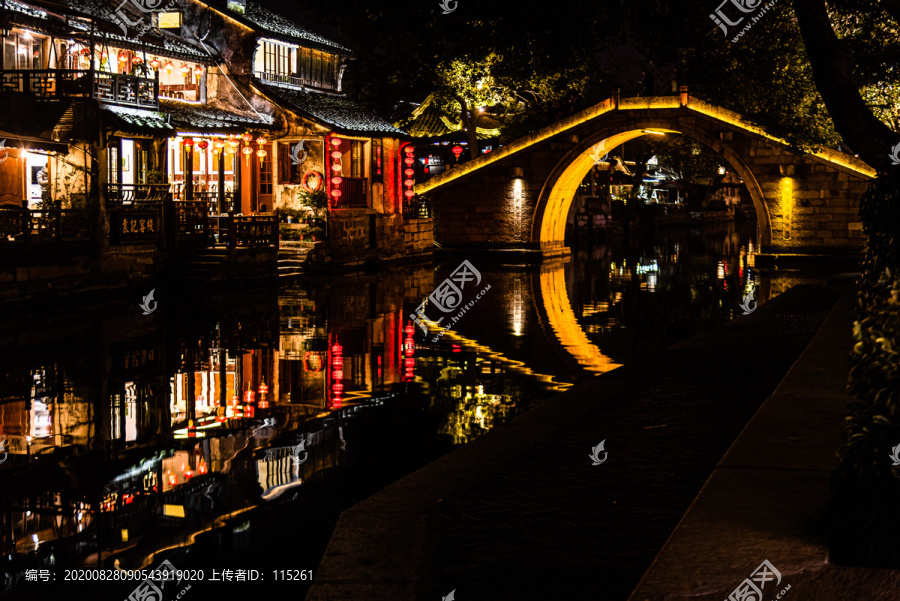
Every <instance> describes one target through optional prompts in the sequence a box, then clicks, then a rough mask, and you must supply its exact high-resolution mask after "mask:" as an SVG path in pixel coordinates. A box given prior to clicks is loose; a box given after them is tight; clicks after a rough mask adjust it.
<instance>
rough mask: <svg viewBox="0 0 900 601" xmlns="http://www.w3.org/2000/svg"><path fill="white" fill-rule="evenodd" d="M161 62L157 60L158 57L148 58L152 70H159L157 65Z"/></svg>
mask: <svg viewBox="0 0 900 601" xmlns="http://www.w3.org/2000/svg"><path fill="white" fill-rule="evenodd" d="M161 64H162V63H161V62H159V59H158V58H151V59H150V66H151V67H153V70H154V71H159V66H160V65H161Z"/></svg>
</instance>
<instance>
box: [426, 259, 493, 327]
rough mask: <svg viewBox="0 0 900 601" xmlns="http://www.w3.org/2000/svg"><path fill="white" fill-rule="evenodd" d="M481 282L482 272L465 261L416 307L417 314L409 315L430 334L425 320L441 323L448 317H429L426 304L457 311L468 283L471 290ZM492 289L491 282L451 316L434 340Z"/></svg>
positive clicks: (445, 310)
mask: <svg viewBox="0 0 900 601" xmlns="http://www.w3.org/2000/svg"><path fill="white" fill-rule="evenodd" d="M480 283H481V273H480V272H479V271H478V270H477V269H475V267H474V266H473V265H472V264H471V263H469V262H468V261H463V262H462V263H461V264H460V266H459V267H457V268H456V269H455V270H454V271H453V273H451V274H450V277H449V278H447V279H446V280H444V281H443V282H441V284H440V285H438V287H437V288H435V289H434V292H432V293H431V294H430V295H428V298H427V299H426V300H424V301H422V303H421V304H420V305H419V306H418V307H417V308H416V312H415V314H410V316H409V317H410V319H412V320H413V322H414V323H415V324H416V325H417V326H419V328H421V330H422V332H424V334H425V335H426V336H428V327H427V326H426V325H425V322H426V321H428V322H431V323H433V324H440V323H441V322H443V321H444V317H446V315H445V316H443V317H441V318H440V319H437V320H433V319H431V318H429V317H428V316H427V315H425V304H426V303H428V302H429V301H430V302H431V304H433V305H434V306H435V307H437V308H438V309H440V310H441V311H442V312H444V313H450V312H452V311H455V310H456V309H457V308H459V307H460V305H461V304H462V301H463V294H464V291H465V290H466V285H467V284H468V285H469V290H470V291H471V290H472V289H473V288H474V287H475V286H477V285H479V284H480ZM490 289H491V286H490V284H488V285H487V287H485V288H484V290H482V291H481V292H479V293H478V294H477V295H476V296H475V299H474V300H472V301H469V303H468V304H466V305H465V306H464V307H463V308H462V310H461V311H460V312H459V313H457V314H456V315H454V316H452V317H451V318H450V322H449V323H448V324H447V325H446V326H445V327H444V329H443V330H442V331H441V333H440V334H438V335H437V336H435V337H434V339H432V342H437V341H438V340H439V339H440V337H441V336H443V335H444V332H446V331H447V330H448V329H450V326H452V325H453V324H455V323H456V322H457V321H458V320H459V318H461V317H462V316H463V314H465V312H466V311H467V310H468V309H470V308H471V307H472V306H473V305H474V304H475V302H476V301H477V300H479V299H480V298H481V297H482V296H483V295H484V293H485V292H487V291H488V290H490Z"/></svg>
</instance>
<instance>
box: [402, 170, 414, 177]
mask: <svg viewBox="0 0 900 601" xmlns="http://www.w3.org/2000/svg"><path fill="white" fill-rule="evenodd" d="M415 174H416V170H415V169H406V170H405V171H404V172H403V175H405V176H406V177H412V176H414V175H415Z"/></svg>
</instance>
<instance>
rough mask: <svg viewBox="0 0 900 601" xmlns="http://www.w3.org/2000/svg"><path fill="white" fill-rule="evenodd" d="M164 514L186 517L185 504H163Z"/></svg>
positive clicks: (173, 516)
mask: <svg viewBox="0 0 900 601" xmlns="http://www.w3.org/2000/svg"><path fill="white" fill-rule="evenodd" d="M163 515H165V516H169V517H172V518H183V517H184V505H167V504H163Z"/></svg>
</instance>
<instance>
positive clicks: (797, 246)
mask: <svg viewBox="0 0 900 601" xmlns="http://www.w3.org/2000/svg"><path fill="white" fill-rule="evenodd" d="M647 130H652V131H657V132H658V131H663V132H669V133H677V134H683V135H685V136H689V137H691V138H694V139H696V140H697V141H699V142H701V143H703V144H705V145H707V146H709V147H710V148H712V149H713V150H714V151H716V152H718V153H719V154H720V155H721V156H722V157H723V159H724V160H725V161H727V162H728V163H729V164H730V165H731V167H732V168H733V169H734V171H736V172H737V173H738V175H739V176H740V177H741V178H742V179H743V181H744V183H745V184H746V186H747V188H748V189H749V191H750V196H751V197H752V199H753V204H754V206H755V207H756V215H757V220H758V225H759V244H760V250H761V252H763V253H775V254H780V253H797V254H813V253H827V254H842V253H852V252H857V251H859V250H860V249H861V248H862V246H863V244H864V242H865V240H864V236H863V232H862V224H861V223H860V221H859V217H858V201H859V197H860V195H861V194H862V192H863V191H864V190H865V188H866V185H867V182H868V180H869V179H871V178H873V177H874V176H875V175H876V172H875V170H874V169H872V168H871V167H870V166H868V165H867V164H866V163H864V162H862V161H860V160H859V159H857V158H854V157H852V156H850V155H846V154H843V153H840V152H838V151H835V150H831V149H821V150H820V151H819V152H817V153H815V154H807V155H805V156H802V157H801V156H797V155H796V154H793V153H792V152H791V151H790V150H789V148H788V146H787V145H786V143H785V142H784V141H782V140H780V139H778V138H776V137H774V136H771V135H769V134H767V133H766V132H765V131H764V130H762V129H760V128H759V127H757V126H755V125H753V124H751V123H749V122H747V121H746V120H745V119H743V118H742V117H741V116H740V115H738V114H737V113H734V112H732V111H728V110H726V109H723V108H720V107H716V106H713V105H711V104H708V103H706V102H703V101H702V100H699V99H697V98H693V97H691V96H689V95H688V94H687V93H686V92H682V93H681V94H680V95H679V96H665V97H647V98H625V99H616V98H610V99H608V100H606V101H604V102H602V103H600V104H597V105H595V106H593V107H591V108H589V109H586V110H584V111H582V112H580V113H577V114H575V115H572V116H571V117H569V118H567V119H564V120H562V121H559V122H557V123H555V124H553V125H550V126H548V127H545V128H544V129H542V130H540V131H538V132H536V133H534V134H532V135H530V136H526V137H524V138H520V139H519V140H516V141H514V142H512V143H510V144H508V145H506V146H503V147H502V148H500V149H498V150H496V151H494V152H490V153H488V154H485V155H482V156H480V157H478V158H477V159H475V160H472V161H469V162H467V163H463V164H462V165H459V166H457V167H454V168H452V169H450V170H448V171H446V172H444V173H441V174H440V175H438V176H436V177H434V178H432V179H430V180H428V181H427V182H424V183H421V184H419V185H417V186H416V187H415V191H416V193H417V194H424V195H427V196H428V198H429V199H430V200H431V203H432V207H433V211H434V217H435V229H434V236H435V240H436V241H437V242H438V243H440V244H441V245H442V246H444V247H445V248H448V249H456V250H463V251H476V250H509V249H513V250H519V251H531V252H534V253H538V252H539V253H540V254H542V255H543V256H544V257H550V256H555V255H563V254H566V253H567V252H568V250H567V249H566V247H565V244H564V236H565V224H566V217H567V215H568V212H569V207H570V206H571V203H572V200H573V198H574V195H575V191H576V190H577V189H578V186H579V184H580V183H581V181H582V180H583V179H584V177H585V176H586V175H587V173H588V171H589V170H590V168H591V166H592V165H593V163H594V159H593V158H591V153H592V148H593V147H594V146H595V145H596V144H598V143H600V142H604V145H603V147H605V148H606V149H613V148H615V147H616V146H618V145H619V144H622V143H623V142H627V141H628V140H632V139H634V138H637V137H639V136H642V135H644V134H645V133H647Z"/></svg>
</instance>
